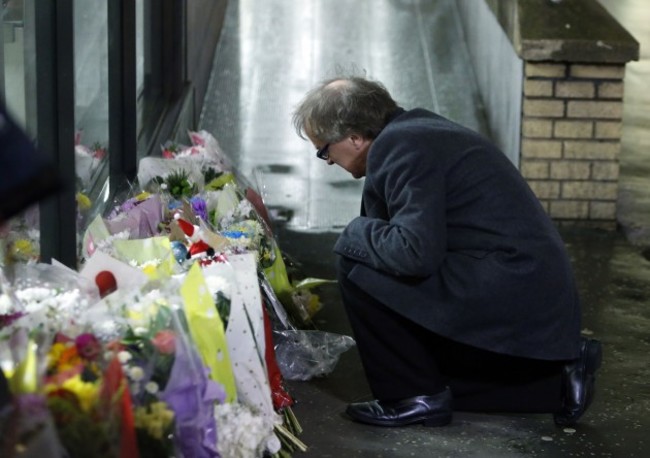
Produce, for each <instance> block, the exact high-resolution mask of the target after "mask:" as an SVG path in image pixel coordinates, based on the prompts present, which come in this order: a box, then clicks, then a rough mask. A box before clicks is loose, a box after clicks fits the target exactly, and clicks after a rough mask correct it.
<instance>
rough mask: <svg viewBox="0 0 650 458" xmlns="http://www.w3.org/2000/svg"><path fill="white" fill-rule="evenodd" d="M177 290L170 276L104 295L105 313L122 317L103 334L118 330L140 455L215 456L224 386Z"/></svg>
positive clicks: (115, 334) (178, 285) (177, 284)
mask: <svg viewBox="0 0 650 458" xmlns="http://www.w3.org/2000/svg"><path fill="white" fill-rule="evenodd" d="M180 288H181V282H180V280H176V279H172V278H168V279H165V280H164V281H162V282H160V281H152V282H149V283H147V285H145V286H144V287H143V288H141V289H140V290H137V291H133V290H128V291H122V292H120V291H117V292H115V293H113V294H111V295H109V296H107V297H105V298H104V299H103V300H102V301H101V302H102V305H103V307H104V308H105V310H108V311H110V313H108V314H107V316H109V317H115V316H116V313H115V312H116V311H118V310H119V311H121V312H120V313H119V314H118V315H119V316H121V317H123V319H118V320H114V323H113V325H112V326H108V327H106V326H100V327H99V328H98V332H104V333H106V332H107V331H108V330H110V329H113V333H112V334H108V333H106V334H105V335H104V336H105V338H109V337H110V336H111V335H112V336H113V337H112V342H113V343H112V345H111V346H112V348H113V350H114V351H115V352H117V355H118V359H119V360H120V362H121V363H122V365H123V368H124V372H125V373H126V374H127V378H128V380H129V388H130V392H131V393H132V394H133V402H134V417H135V425H136V432H137V438H138V445H139V450H140V454H141V455H142V456H151V457H158V456H183V457H190V456H191V457H199V458H202V457H206V458H207V457H217V456H218V454H217V451H216V450H217V449H216V447H217V430H216V421H215V419H214V414H213V409H214V405H215V404H216V403H218V402H223V400H224V399H225V391H224V389H223V387H222V386H221V385H220V384H219V383H217V382H215V381H214V380H212V379H211V378H210V377H209V368H208V367H207V366H206V365H205V364H204V363H203V361H202V359H201V356H200V355H199V352H198V350H197V346H196V344H195V342H194V341H193V339H192V336H191V332H190V324H189V320H188V318H187V316H186V315H185V311H184V305H183V298H182V296H181V293H180ZM99 321H100V320H96V322H98V323H99Z"/></svg>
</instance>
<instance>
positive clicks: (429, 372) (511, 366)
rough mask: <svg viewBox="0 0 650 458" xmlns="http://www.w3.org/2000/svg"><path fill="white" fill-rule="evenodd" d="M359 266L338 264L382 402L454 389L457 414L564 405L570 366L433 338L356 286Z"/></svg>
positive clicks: (365, 363)
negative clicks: (565, 371) (565, 372)
mask: <svg viewBox="0 0 650 458" xmlns="http://www.w3.org/2000/svg"><path fill="white" fill-rule="evenodd" d="M353 266H354V262H352V261H350V260H349V259H346V258H343V257H341V258H340V259H339V265H338V280H339V287H340V290H341V296H342V298H343V303H344V305H345V309H346V312H347V315H348V318H349V320H350V324H351V326H352V330H353V333H354V337H355V340H356V343H357V349H358V351H359V354H360V356H361V363H362V365H363V368H364V371H365V374H366V378H367V380H368V383H369V385H370V388H371V390H372V394H373V396H374V397H375V398H376V399H379V400H384V401H388V400H397V399H403V398H408V397H412V396H419V395H432V394H436V393H439V392H440V391H442V390H444V389H445V387H446V386H448V387H449V388H450V389H451V391H452V394H453V397H454V409H455V410H461V411H477V412H478V411H481V412H528V413H543V412H549V413H550V412H556V411H558V410H559V409H560V408H561V407H562V400H561V396H562V368H563V366H564V364H566V361H543V360H534V359H528V358H520V357H514V356H509V355H503V354H498V353H494V352H490V351H487V350H483V349H480V348H476V347H473V346H469V345H465V344H462V343H459V342H455V341H453V340H451V339H448V338H445V337H442V336H440V335H438V334H435V333H433V332H431V331H430V330H428V329H425V328H423V327H422V326H420V325H419V324H417V323H415V322H413V321H411V320H409V319H407V318H405V317H403V316H402V315H400V314H398V313H396V312H394V311H393V310H392V309H390V308H388V307H387V306H385V305H384V304H382V303H381V302H379V301H377V300H376V299H374V298H373V297H372V296H370V295H368V294H367V293H366V292H364V291H363V290H361V289H360V288H359V287H358V286H356V285H355V284H354V283H352V282H350V281H349V280H348V279H347V274H348V272H349V271H350V269H351V268H352V267H353ZM405 306H408V304H405Z"/></svg>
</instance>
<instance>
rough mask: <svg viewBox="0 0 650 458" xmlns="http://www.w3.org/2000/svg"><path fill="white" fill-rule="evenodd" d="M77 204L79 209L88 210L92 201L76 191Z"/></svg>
mask: <svg viewBox="0 0 650 458" xmlns="http://www.w3.org/2000/svg"><path fill="white" fill-rule="evenodd" d="M77 205H78V206H79V209H80V210H88V209H89V208H90V207H92V202H91V201H90V199H89V198H88V196H87V195H85V194H83V193H81V192H78V193H77Z"/></svg>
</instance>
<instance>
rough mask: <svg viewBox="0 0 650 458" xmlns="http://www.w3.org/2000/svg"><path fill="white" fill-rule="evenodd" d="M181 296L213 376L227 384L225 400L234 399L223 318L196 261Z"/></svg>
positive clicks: (192, 334)
mask: <svg viewBox="0 0 650 458" xmlns="http://www.w3.org/2000/svg"><path fill="white" fill-rule="evenodd" d="M181 296H182V298H183V303H184V304H185V314H186V315H187V322H188V325H189V328H190V335H191V336H192V339H193V340H194V343H195V344H196V348H197V349H198V351H199V354H200V355H201V359H202V360H203V362H204V363H205V365H206V366H207V367H208V369H209V370H210V378H211V379H212V380H214V381H215V382H217V383H220V384H221V385H222V386H223V387H224V389H225V391H226V402H233V401H235V400H236V399H237V388H236V385H235V376H234V374H233V370H232V364H231V362H230V354H229V352H228V342H227V341H226V334H225V331H224V327H223V322H222V321H221V318H220V317H219V313H217V307H216V306H215V304H214V300H213V299H212V296H211V295H210V292H209V290H208V286H207V284H206V283H205V278H204V277H203V273H202V272H201V268H200V267H199V265H198V264H194V265H193V266H192V267H191V268H190V270H189V271H188V273H187V275H186V276H185V280H184V281H183V285H182V286H181Z"/></svg>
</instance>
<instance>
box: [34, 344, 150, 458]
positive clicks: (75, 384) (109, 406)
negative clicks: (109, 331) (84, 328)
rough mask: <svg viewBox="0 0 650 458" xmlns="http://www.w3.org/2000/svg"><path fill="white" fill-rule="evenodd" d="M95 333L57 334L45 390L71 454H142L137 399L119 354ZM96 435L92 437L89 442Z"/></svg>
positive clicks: (63, 440)
mask: <svg viewBox="0 0 650 458" xmlns="http://www.w3.org/2000/svg"><path fill="white" fill-rule="evenodd" d="M104 355H105V347H104V346H103V344H102V343H101V342H100V341H99V339H97V337H96V336H95V335H94V334H92V333H82V334H79V335H77V336H76V337H75V338H71V337H69V336H67V335H64V334H57V335H56V337H55V338H54V339H53V343H52V344H51V346H50V347H49V352H48V354H47V365H46V370H45V373H44V377H43V385H42V392H43V393H44V394H45V398H46V402H47V406H48V409H49V412H50V413H51V415H52V417H53V418H54V423H55V425H56V430H57V435H58V437H59V439H60V441H61V444H62V447H63V448H64V449H65V455H66V456H70V457H85V456H93V457H107V458H108V457H126V456H132V457H136V458H137V457H138V449H137V444H136V439H135V430H134V425H133V412H132V407H131V398H130V393H129V390H128V389H127V386H126V379H125V378H124V375H123V373H122V370H121V367H120V365H119V363H118V362H117V360H116V359H115V358H110V359H109V360H108V361H107V360H106V359H104ZM89 437H91V438H92V440H88V438H89Z"/></svg>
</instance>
